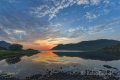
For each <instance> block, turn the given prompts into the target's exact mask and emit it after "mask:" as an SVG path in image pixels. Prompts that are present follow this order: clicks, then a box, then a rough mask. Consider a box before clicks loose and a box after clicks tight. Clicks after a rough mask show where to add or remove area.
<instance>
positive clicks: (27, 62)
mask: <svg viewBox="0 0 120 80" xmlns="http://www.w3.org/2000/svg"><path fill="white" fill-rule="evenodd" d="M103 65H110V66H112V67H115V68H117V69H118V70H119V71H120V57H117V56H114V55H112V54H105V53H103V52H96V51H91V52H82V51H42V52H41V53H39V54H35V55H32V56H15V57H9V58H5V59H1V58H0V74H12V75H13V76H19V77H20V78H24V77H26V76H31V75H34V74H38V73H42V74H44V73H45V72H46V70H47V69H48V70H56V69H59V70H61V69H60V67H63V69H62V70H66V71H71V70H72V71H75V70H76V69H78V71H81V70H86V69H90V70H96V69H105V70H106V69H107V68H105V67H103ZM74 66H76V67H74Z"/></svg>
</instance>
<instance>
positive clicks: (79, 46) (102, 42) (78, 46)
mask: <svg viewBox="0 0 120 80" xmlns="http://www.w3.org/2000/svg"><path fill="white" fill-rule="evenodd" d="M116 42H119V41H117V40H108V39H99V40H91V41H82V42H79V43H74V44H59V45H57V46H55V47H53V48H52V50H100V49H102V48H104V47H110V46H112V45H114V44H115V43H116Z"/></svg>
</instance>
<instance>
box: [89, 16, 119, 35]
mask: <svg viewBox="0 0 120 80" xmlns="http://www.w3.org/2000/svg"><path fill="white" fill-rule="evenodd" d="M119 22H120V19H119V18H116V19H113V20H111V21H109V22H108V23H104V24H99V25H95V26H91V27H89V32H88V33H89V34H96V33H102V32H107V31H110V32H114V31H115V30H114V28H115V26H113V25H114V24H117V23H119Z"/></svg>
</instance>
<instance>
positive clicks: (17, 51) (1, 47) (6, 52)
mask: <svg viewBox="0 0 120 80" xmlns="http://www.w3.org/2000/svg"><path fill="white" fill-rule="evenodd" d="M22 48H23V46H22V45H21V44H10V43H7V42H5V41H0V57H7V56H16V55H32V54H35V53H39V51H38V50H34V49H31V48H29V49H26V50H24V49H22Z"/></svg>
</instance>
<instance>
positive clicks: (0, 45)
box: [0, 41, 11, 48]
mask: <svg viewBox="0 0 120 80" xmlns="http://www.w3.org/2000/svg"><path fill="white" fill-rule="evenodd" d="M10 45H11V44H10V43H7V42H5V41H0V47H5V48H8V47H9V46H10Z"/></svg>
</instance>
